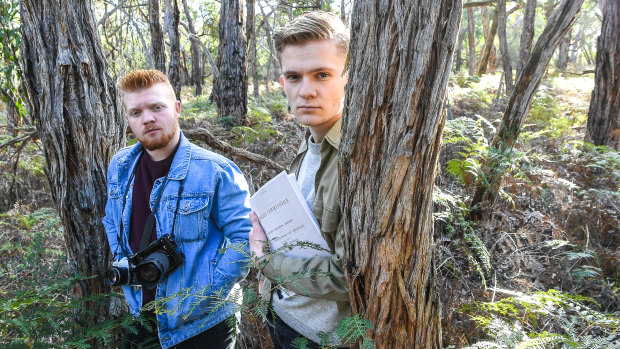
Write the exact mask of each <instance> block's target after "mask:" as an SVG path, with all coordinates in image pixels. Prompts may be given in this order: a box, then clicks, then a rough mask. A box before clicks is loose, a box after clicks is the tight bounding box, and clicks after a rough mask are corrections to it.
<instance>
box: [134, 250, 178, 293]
mask: <svg viewBox="0 0 620 349" xmlns="http://www.w3.org/2000/svg"><path fill="white" fill-rule="evenodd" d="M169 267H170V261H169V260H168V256H167V255H166V254H165V253H164V252H161V251H156V252H153V253H152V254H150V255H149V256H148V257H147V258H145V259H144V260H143V261H142V262H141V263H140V264H138V265H137V266H136V278H137V279H138V282H139V283H140V284H142V285H144V286H146V287H147V288H153V287H154V286H155V285H156V284H157V283H158V282H159V281H160V280H161V279H162V277H163V276H164V274H166V272H167V271H168V268H169Z"/></svg>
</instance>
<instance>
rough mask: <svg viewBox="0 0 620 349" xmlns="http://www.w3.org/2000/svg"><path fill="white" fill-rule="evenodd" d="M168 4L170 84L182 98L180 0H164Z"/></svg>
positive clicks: (178, 97) (167, 25)
mask: <svg viewBox="0 0 620 349" xmlns="http://www.w3.org/2000/svg"><path fill="white" fill-rule="evenodd" d="M164 3H165V5H166V27H167V28H168V39H169V40H170V62H169V64H168V79H169V80H170V85H172V89H173V90H174V93H175V94H176V96H177V99H178V100H181V41H180V39H179V15H180V14H179V2H178V0H164Z"/></svg>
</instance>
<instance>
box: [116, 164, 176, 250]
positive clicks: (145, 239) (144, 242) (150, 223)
mask: <svg viewBox="0 0 620 349" xmlns="http://www.w3.org/2000/svg"><path fill="white" fill-rule="evenodd" d="M140 156H142V155H140ZM138 161H139V160H138ZM137 169H138V166H137V165H136V166H134V168H133V170H132V171H131V175H130V176H129V180H128V181H127V186H126V187H125V193H124V194H123V206H122V209H121V222H120V223H121V229H120V232H119V233H120V234H119V236H118V238H117V240H118V245H119V246H121V249H122V250H123V253H124V254H125V255H126V256H130V255H132V253H128V251H126V249H125V247H124V245H123V243H122V239H121V236H122V234H123V231H124V229H125V228H124V224H123V213H124V212H125V204H126V203H127V193H128V192H129V187H131V183H132V181H133V179H134V177H135V176H136V170H137ZM183 182H184V181H181V182H180V183H179V191H178V194H177V204H176V208H175V209H174V217H173V220H172V231H171V232H170V237H171V238H172V239H173V240H174V226H175V223H176V218H177V212H178V211H179V202H180V201H181V193H183ZM167 183H168V175H166V178H164V182H163V183H162V185H161V189H160V190H159V194H157V199H156V201H155V205H154V209H155V210H154V211H152V212H151V214H150V215H149V216H148V217H147V218H146V222H145V224H144V229H143V230H142V239H141V240H140V250H143V249H144V248H145V247H146V246H148V245H149V240H150V237H151V234H152V233H153V227H154V226H155V214H156V213H157V210H158V209H159V202H160V201H161V197H162V194H163V193H164V188H165V187H166V184H167Z"/></svg>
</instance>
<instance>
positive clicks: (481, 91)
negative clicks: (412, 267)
mask: <svg viewBox="0 0 620 349" xmlns="http://www.w3.org/2000/svg"><path fill="white" fill-rule="evenodd" d="M499 81H500V76H499V74H489V75H485V76H484V77H482V78H476V77H466V76H464V75H461V74H455V75H453V76H452V78H451V80H450V92H449V95H450V105H451V108H450V111H451V112H450V113H449V114H448V120H447V122H446V127H445V130H444V145H443V148H442V154H441V156H440V167H441V172H440V173H439V175H438V178H437V184H438V185H437V187H436V190H435V199H434V202H435V221H436V223H435V232H434V234H435V244H436V248H435V270H436V274H437V282H436V285H437V290H438V292H439V295H440V298H441V303H442V324H443V338H444V345H445V346H454V347H457V348H461V347H466V346H471V345H473V344H474V343H477V342H479V341H487V342H495V343H498V344H501V345H502V346H501V347H502V348H504V347H505V348H513V347H514V348H516V347H517V346H518V344H520V343H526V342H528V341H530V342H531V340H532V338H534V339H536V338H538V339H540V338H542V339H544V340H546V341H547V342H549V343H556V344H557V343H564V342H562V341H563V340H564V341H566V340H569V339H570V340H573V341H576V342H578V343H586V344H587V343H591V342H593V341H597V342H598V343H613V342H614V340H620V335H618V328H620V293H619V290H620V234H619V233H620V200H619V198H620V154H619V153H618V152H615V151H610V150H608V149H606V148H604V147H594V146H591V145H589V144H587V143H584V142H583V138H584V134H585V123H586V119H587V112H588V105H589V98H590V91H591V90H592V87H593V77H592V76H586V77H548V78H546V79H545V80H544V81H543V83H542V84H541V86H540V88H539V91H538V93H537V94H536V98H535V100H534V101H533V104H532V108H531V112H530V116H529V118H528V119H527V121H526V125H525V126H524V128H523V132H522V133H521V136H520V140H519V142H518V144H517V146H516V150H515V151H514V152H513V153H512V154H509V156H507V157H506V159H505V162H504V164H505V170H506V174H505V177H504V182H503V183H504V185H503V187H502V193H501V199H500V200H499V201H498V203H497V205H496V206H495V208H494V210H493V213H492V215H491V216H490V217H488V219H487V220H486V221H485V222H484V223H476V224H475V223H471V222H469V221H467V219H466V218H465V217H466V211H465V210H464V207H466V203H467V201H468V198H469V195H471V194H472V189H473V187H474V185H475V183H476V180H480V171H479V166H480V160H481V157H482V156H483V155H484V154H485V152H486V150H487V145H488V142H489V140H490V139H491V137H492V136H493V134H494V132H495V129H496V128H497V126H498V125H499V121H500V120H501V117H502V110H503V108H504V107H505V105H506V102H507V100H506V98H505V97H503V96H500V97H499V98H498V97H497V89H498V86H499V85H500V83H499ZM206 95H207V94H205V97H199V98H194V97H191V93H190V92H187V94H184V97H185V98H184V101H183V112H182V115H183V117H182V123H181V127H182V129H183V128H184V129H189V128H195V127H205V128H206V129H208V130H210V131H211V132H212V133H213V134H214V135H215V136H216V137H217V138H218V139H220V140H224V141H226V142H228V143H230V144H232V145H234V146H236V147H239V148H243V149H246V150H249V151H251V152H254V153H257V154H261V155H264V156H266V157H268V158H270V159H271V160H274V161H276V162H277V163H279V164H281V165H282V166H284V167H287V165H288V163H289V161H290V160H291V159H292V158H293V157H294V155H295V153H296V151H297V147H298V145H299V143H300V142H301V140H302V138H303V136H304V130H303V128H302V127H301V126H300V125H299V124H298V123H297V122H296V121H295V120H294V118H292V117H291V116H290V115H289V113H288V112H287V103H286V99H285V98H284V97H283V96H282V95H281V92H279V91H278V90H276V91H275V92H272V93H271V94H264V95H261V97H259V98H256V99H253V100H251V101H250V103H249V109H250V111H249V118H248V120H249V124H248V126H245V127H235V128H232V129H227V128H223V127H220V126H219V125H218V124H217V123H216V122H215V121H214V120H215V114H216V112H215V107H214V106H213V105H212V104H211V103H209V101H208V99H207V97H206ZM0 113H1V111H0ZM9 138H10V137H9V136H6V135H0V144H1V143H3V142H5V141H6V140H8V139H9ZM198 143H199V144H200V142H198ZM216 151H218V150H216ZM225 155H226V154H225ZM16 157H17V149H16V148H5V149H2V150H0V160H1V161H0V212H2V213H0V295H2V298H3V299H14V298H12V297H14V296H15V295H16V294H18V293H19V292H21V291H24V290H28V289H30V288H36V287H35V286H33V285H41V284H43V285H48V284H53V283H54V282H55V280H56V281H57V280H59V279H62V278H68V277H70V276H71V274H70V270H69V268H68V267H67V266H66V263H65V260H66V252H65V247H64V242H63V237H62V228H61V224H60V222H59V219H58V216H57V214H56V213H55V211H54V210H53V202H52V199H51V197H50V194H49V190H48V188H47V181H46V179H45V174H44V171H43V169H44V158H43V156H42V152H41V149H40V146H39V145H38V144H37V143H30V144H29V145H27V146H26V147H25V148H24V149H23V150H22V151H21V152H20V154H19V161H18V162H17V165H14V164H15V159H16ZM232 158H233V160H234V161H235V162H236V163H237V164H238V165H239V166H240V168H241V169H242V171H243V172H244V174H245V175H246V176H247V178H248V180H249V182H250V183H251V187H252V188H253V189H257V188H259V187H260V185H262V184H264V183H265V182H266V181H267V180H269V179H270V178H272V177H273V176H275V175H276V174H277V171H276V170H273V169H270V168H267V167H266V166H257V165H256V164H255V163H253V162H250V161H246V160H242V159H235V158H234V157H232ZM254 280H255V279H254V278H253V277H250V278H249V279H248V281H247V282H246V284H249V285H250V286H252V283H254V282H255V281H254ZM37 290H39V291H37ZM43 290H44V288H41V287H38V288H36V290H35V291H34V294H35V295H36V294H37V292H44V291H43ZM554 290H555V291H554ZM53 291H54V292H61V291H62V292H67V290H66V289H61V288H55V289H53ZM556 291H557V292H556ZM45 292H48V293H49V292H50V291H49V289H47V291H45ZM33 297H34V296H33ZM63 297H66V293H65V294H64V295H63V294H59V295H58V297H55V298H54V299H55V300H56V301H58V302H62V301H63V299H65V298H63ZM584 297H588V298H584ZM2 302H3V301H0V303H2ZM7 304H8V303H4V304H2V305H3V306H5V307H6V305H7ZM23 306H24V307H27V305H23ZM5 309H6V308H5ZM7 314H9V313H8V312H7V313H5V316H3V317H5V319H6V318H7V316H6V315H7ZM23 314H28V313H27V312H22V315H20V314H17V315H16V313H10V316H9V320H11V319H12V320H14V319H18V320H19V319H21V320H23V316H25V315H23ZM67 314H69V315H68V316H70V313H67ZM11 316H12V317H11ZM20 316H22V318H20ZM12 320H11V321H5V322H2V321H1V320H0V333H2V331H3V330H4V331H6V329H7V328H9V329H11V330H10V331H9V332H10V333H11V335H12V336H17V337H19V336H21V337H22V338H29V336H28V334H27V333H34V332H36V328H40V327H42V326H44V325H45V324H44V323H37V324H30V325H28V326H31V327H28V326H26V325H22V327H21V328H20V325H19V323H20V322H19V321H12ZM21 320H20V321H21ZM22 322H23V321H22ZM11 326H13V327H11ZM37 326H39V327H37ZM9 332H5V333H9ZM45 335H46V334H45V332H43V331H42V332H41V334H40V335H39V337H45ZM553 335H557V336H556V337H557V338H556V337H553ZM263 336H264V333H263ZM263 336H254V338H253V339H251V338H249V337H252V334H249V335H247V334H246V335H244V336H242V337H243V338H241V341H240V342H241V345H240V347H242V348H250V347H256V345H257V344H258V343H259V342H260V341H261V340H266V338H265V337H263ZM30 337H32V336H30ZM35 337H36V336H35ZM258 337H260V338H258ZM560 337H562V338H564V339H562V338H560ZM24 340H25V339H24ZM554 341H555V342H554ZM2 343H6V342H3V339H0V344H2ZM528 343H529V342H528ZM532 343H533V342H532ZM549 347H553V345H552V346H549ZM591 347H596V346H591Z"/></svg>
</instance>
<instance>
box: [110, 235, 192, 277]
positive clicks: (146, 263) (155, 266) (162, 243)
mask: <svg viewBox="0 0 620 349" xmlns="http://www.w3.org/2000/svg"><path fill="white" fill-rule="evenodd" d="M183 260H184V256H183V254H182V253H179V252H177V244H176V243H175V242H174V239H172V237H170V235H168V234H166V235H164V236H162V237H160V238H159V239H157V240H155V241H153V242H152V243H151V244H149V245H148V246H147V247H145V248H144V249H142V250H141V251H139V252H138V253H136V254H134V255H133V256H131V257H129V258H127V257H124V258H122V259H120V260H118V261H114V262H113V263H112V267H111V268H110V269H108V270H107V271H106V272H105V280H106V282H107V284H108V285H110V286H123V285H130V286H143V287H146V288H148V289H153V288H155V287H156V286H157V284H158V283H159V282H160V281H161V280H162V279H163V278H164V277H165V276H167V275H168V274H170V273H171V272H172V271H174V270H175V269H176V268H177V267H178V266H179V265H181V263H183Z"/></svg>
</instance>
